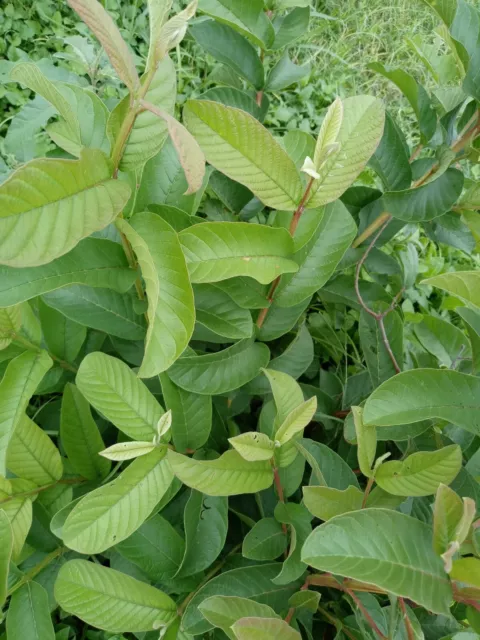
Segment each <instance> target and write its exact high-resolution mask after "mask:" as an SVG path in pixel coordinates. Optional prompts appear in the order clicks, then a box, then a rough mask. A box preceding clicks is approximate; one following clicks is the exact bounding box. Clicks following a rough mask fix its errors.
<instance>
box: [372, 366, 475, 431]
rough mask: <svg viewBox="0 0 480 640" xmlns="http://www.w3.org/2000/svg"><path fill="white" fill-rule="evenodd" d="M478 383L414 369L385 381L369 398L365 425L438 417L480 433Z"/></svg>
mask: <svg viewBox="0 0 480 640" xmlns="http://www.w3.org/2000/svg"><path fill="white" fill-rule="evenodd" d="M479 397H480V380H479V379H478V378H476V377H474V376H470V375H467V374H465V373H459V372H458V371H449V370H446V369H445V370H435V369H415V370H411V371H404V372H403V373H399V374H398V375H396V376H395V377H393V378H390V380H387V381H386V382H384V383H383V384H382V385H380V387H378V389H375V391H374V392H373V393H372V395H371V396H370V397H369V398H368V400H367V402H366V404H365V408H364V411H363V420H364V422H365V424H367V425H374V426H376V427H390V426H394V425H399V424H409V423H411V422H419V421H420V420H426V419H428V418H441V419H442V420H448V421H449V422H452V423H453V424H456V425H457V426H459V427H462V428H463V429H466V430H467V431H470V432H471V433H474V434H480V418H479V414H478V412H477V410H476V407H477V406H480V405H479V400H478V398H479Z"/></svg>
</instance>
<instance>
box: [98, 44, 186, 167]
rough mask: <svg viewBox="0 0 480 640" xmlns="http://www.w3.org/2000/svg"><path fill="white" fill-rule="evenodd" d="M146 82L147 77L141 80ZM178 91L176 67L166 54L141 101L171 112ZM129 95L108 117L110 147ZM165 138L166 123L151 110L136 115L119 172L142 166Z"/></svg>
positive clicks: (125, 108)
mask: <svg viewBox="0 0 480 640" xmlns="http://www.w3.org/2000/svg"><path fill="white" fill-rule="evenodd" d="M145 81H146V76H144V77H143V78H142V80H141V82H142V83H144V82H145ZM176 92H177V84H176V75H175V66H174V64H173V62H172V61H171V59H170V58H169V57H168V56H167V57H166V58H164V59H163V60H162V61H161V62H160V64H159V65H158V68H157V70H156V71H155V74H154V76H153V79H152V81H151V83H150V86H149V88H148V91H147V93H146V94H145V96H144V100H146V101H147V102H149V103H150V104H153V105H155V106H156V107H158V108H159V109H162V110H164V111H166V112H167V113H168V114H170V115H172V114H173V111H174V107H175V99H176ZM129 100H130V99H129V96H126V97H125V98H124V99H123V100H122V101H121V102H119V103H118V104H117V106H116V107H115V109H114V110H113V111H112V113H111V114H110V118H109V120H108V125H107V127H108V135H109V138H110V142H111V144H112V147H113V145H114V143H115V139H116V138H117V137H118V135H119V132H120V128H121V126H122V124H123V122H124V121H125V119H126V118H127V117H128V111H129V107H130V103H129ZM166 138H167V125H166V123H165V122H164V121H163V120H161V119H160V118H158V117H157V116H156V115H155V114H153V113H152V112H151V111H148V110H145V111H142V113H139V114H138V115H137V117H136V118H135V122H134V124H133V127H132V128H131V131H130V135H129V136H128V139H127V143H126V145H125V148H124V150H123V154H122V157H121V160H120V165H119V168H120V170H121V171H126V172H128V171H134V170H136V169H139V168H141V167H142V166H143V165H144V164H145V162H146V161H147V160H149V159H150V158H152V157H153V156H155V155H156V154H157V153H159V151H160V150H161V148H162V147H163V145H164V143H165V140H166Z"/></svg>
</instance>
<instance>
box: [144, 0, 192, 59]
mask: <svg viewBox="0 0 480 640" xmlns="http://www.w3.org/2000/svg"><path fill="white" fill-rule="evenodd" d="M197 5H198V0H192V2H190V4H188V5H187V7H186V8H185V9H184V10H183V11H180V13H177V15H175V16H173V18H170V20H169V21H168V22H167V23H166V24H164V25H163V27H162V28H161V30H160V35H159V37H158V39H157V42H156V44H155V54H154V55H155V59H156V60H163V59H164V57H165V56H166V55H167V53H168V52H169V51H170V49H175V47H178V45H179V44H180V43H181V41H182V40H183V38H184V37H185V34H186V32H187V27H188V21H189V20H190V18H193V16H194V15H195V11H196V10H197Z"/></svg>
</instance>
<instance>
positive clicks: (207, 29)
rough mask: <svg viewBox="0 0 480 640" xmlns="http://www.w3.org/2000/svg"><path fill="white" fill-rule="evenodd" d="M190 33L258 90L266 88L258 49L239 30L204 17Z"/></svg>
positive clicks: (204, 47)
mask: <svg viewBox="0 0 480 640" xmlns="http://www.w3.org/2000/svg"><path fill="white" fill-rule="evenodd" d="M190 33H191V35H192V36H193V37H194V38H195V40H196V41H197V43H198V44H199V45H200V46H201V47H202V49H205V51H206V52H207V53H209V54H210V55H211V56H213V57H214V58H215V60H218V62H221V63H223V64H225V65H227V67H230V69H231V70H232V71H233V72H234V73H236V74H238V75H239V76H240V77H242V78H245V80H247V82H249V83H250V84H252V85H253V86H254V87H255V88H256V89H261V88H262V87H263V84H264V81H265V78H264V74H263V65H262V62H261V60H260V58H259V56H258V54H257V52H256V50H255V48H254V47H253V46H252V45H251V44H250V43H249V42H248V41H247V40H246V39H245V38H244V37H243V36H241V35H240V34H239V33H238V32H237V31H235V30H234V29H231V28H230V27H228V26H227V25H226V24H220V23H218V22H216V21H215V20H204V21H202V22H197V23H196V24H194V25H192V26H191V27H190Z"/></svg>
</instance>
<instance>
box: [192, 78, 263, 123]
mask: <svg viewBox="0 0 480 640" xmlns="http://www.w3.org/2000/svg"><path fill="white" fill-rule="evenodd" d="M197 99H198V100H210V101H213V102H220V104H224V105H225V106H226V107H234V108H235V109H240V110H241V111H246V112H247V113H249V114H250V115H252V116H253V117H254V118H255V119H256V120H259V121H260V122H263V119H264V116H265V113H264V109H262V108H261V107H259V106H258V104H257V103H256V102H255V98H254V97H252V95H251V94H249V93H247V92H246V91H241V90H240V89H236V88H234V87H213V89H209V90H208V91H205V93H202V95H201V96H198V98H197ZM263 105H264V102H263V103H262V107H263Z"/></svg>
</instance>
